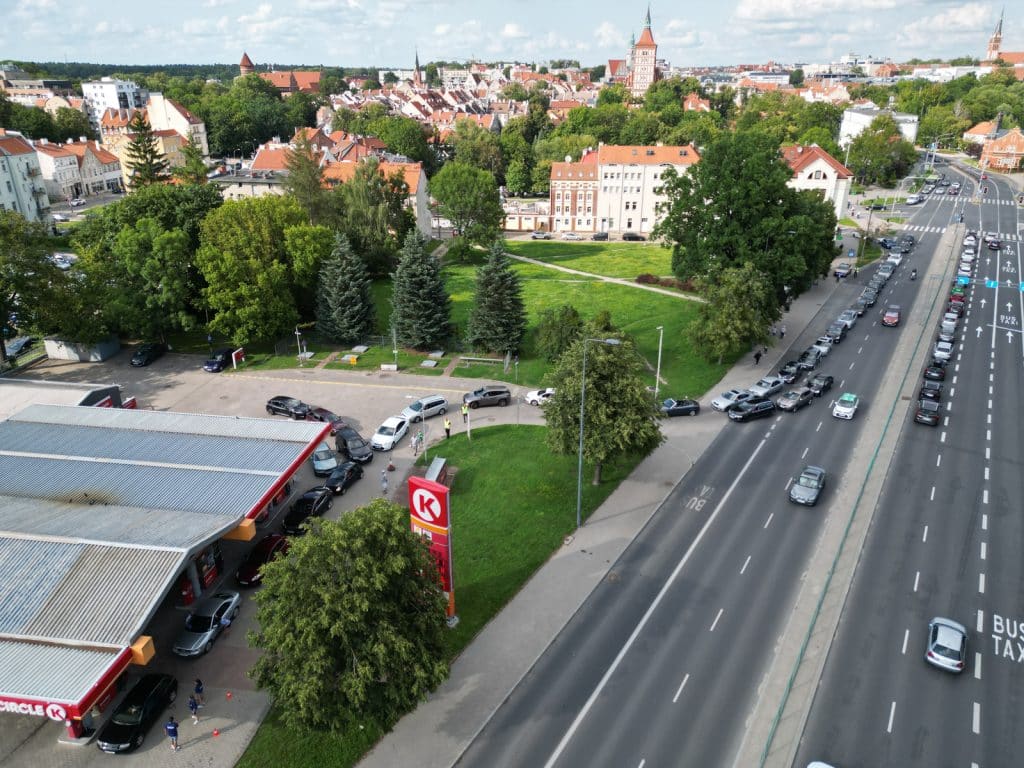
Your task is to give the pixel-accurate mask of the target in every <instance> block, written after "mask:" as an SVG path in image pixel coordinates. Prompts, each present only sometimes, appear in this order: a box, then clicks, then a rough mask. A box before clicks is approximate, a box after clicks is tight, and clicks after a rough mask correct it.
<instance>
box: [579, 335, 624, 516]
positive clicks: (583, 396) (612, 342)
mask: <svg viewBox="0 0 1024 768" xmlns="http://www.w3.org/2000/svg"><path fill="white" fill-rule="evenodd" d="M591 341H593V342H595V343H597V344H607V345H608V346H610V347H617V346H619V344H621V343H622V342H621V341H619V340H618V339H610V338H609V339H583V380H582V381H581V382H580V447H579V461H578V462H577V466H576V530H579V528H580V526H581V525H582V522H581V519H580V513H581V510H582V509H583V405H584V403H586V401H587V343H588V342H591Z"/></svg>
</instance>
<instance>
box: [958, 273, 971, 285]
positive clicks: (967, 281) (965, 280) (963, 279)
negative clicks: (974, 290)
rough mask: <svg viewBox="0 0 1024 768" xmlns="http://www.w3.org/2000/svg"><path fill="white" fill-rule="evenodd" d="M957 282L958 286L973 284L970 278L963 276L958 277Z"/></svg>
mask: <svg viewBox="0 0 1024 768" xmlns="http://www.w3.org/2000/svg"><path fill="white" fill-rule="evenodd" d="M956 282H957V285H970V283H971V278H969V277H964V276H963V275H960V276H959V277H958V278H957V279H956Z"/></svg>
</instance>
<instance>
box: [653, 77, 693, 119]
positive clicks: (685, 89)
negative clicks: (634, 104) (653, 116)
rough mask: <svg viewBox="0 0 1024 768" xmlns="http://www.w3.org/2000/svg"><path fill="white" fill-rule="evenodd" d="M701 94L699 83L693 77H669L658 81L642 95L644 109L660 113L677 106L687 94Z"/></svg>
mask: <svg viewBox="0 0 1024 768" xmlns="http://www.w3.org/2000/svg"><path fill="white" fill-rule="evenodd" d="M691 93H696V94H697V95H698V96H699V95H700V94H701V87H700V81H699V80H697V78H695V77H687V78H681V77H669V78H666V79H664V80H658V81H657V82H655V83H654V84H653V85H651V87H650V88H648V89H647V93H646V94H644V108H645V109H647V111H649V112H661V111H662V110H664V109H665V108H666V107H669V106H679V105H681V104H682V103H683V99H685V98H686V97H687V96H688V95H689V94H691Z"/></svg>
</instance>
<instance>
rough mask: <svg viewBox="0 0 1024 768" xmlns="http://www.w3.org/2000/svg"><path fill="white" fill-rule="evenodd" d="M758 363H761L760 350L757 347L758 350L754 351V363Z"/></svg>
mask: <svg viewBox="0 0 1024 768" xmlns="http://www.w3.org/2000/svg"><path fill="white" fill-rule="evenodd" d="M760 364H761V350H760V349H759V350H757V352H755V353H754V365H760Z"/></svg>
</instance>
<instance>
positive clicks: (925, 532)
mask: <svg viewBox="0 0 1024 768" xmlns="http://www.w3.org/2000/svg"><path fill="white" fill-rule="evenodd" d="M921 541H922V542H925V543H927V541H928V526H927V525H926V526H925V527H924V535H923V536H921Z"/></svg>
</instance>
